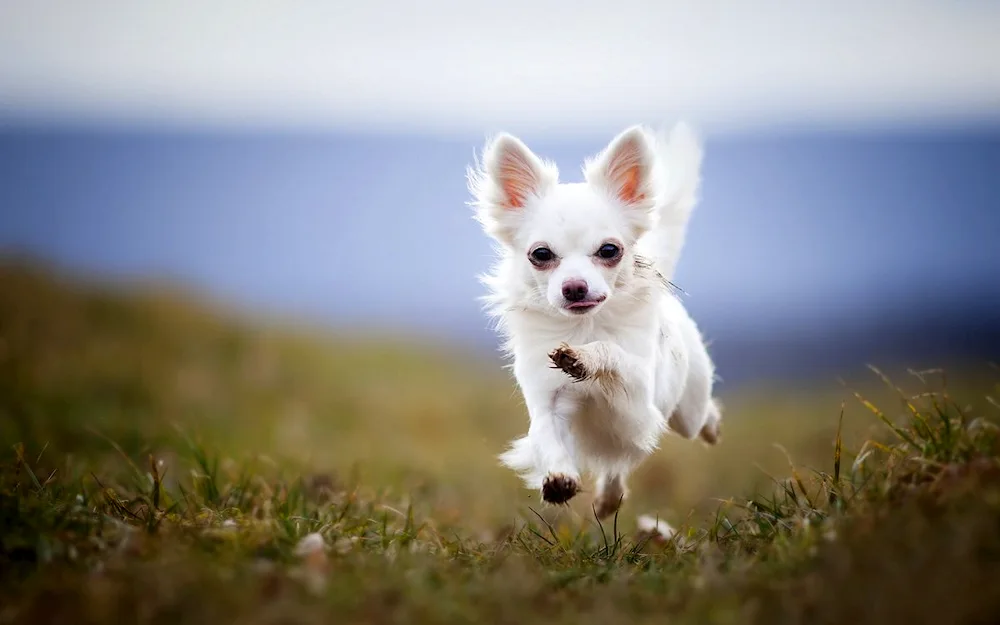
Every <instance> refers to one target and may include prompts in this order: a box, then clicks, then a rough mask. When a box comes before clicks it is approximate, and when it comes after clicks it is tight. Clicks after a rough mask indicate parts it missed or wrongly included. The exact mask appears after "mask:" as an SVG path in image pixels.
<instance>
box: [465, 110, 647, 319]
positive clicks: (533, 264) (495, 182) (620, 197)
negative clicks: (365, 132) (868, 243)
mask: <svg viewBox="0 0 1000 625" xmlns="http://www.w3.org/2000/svg"><path fill="white" fill-rule="evenodd" d="M653 141H654V139H653V138H652V137H650V136H649V135H648V134H647V132H646V131H645V130H644V129H643V128H641V127H639V126H635V127H632V128H629V129H628V130H626V131H625V132H623V133H621V134H620V135H618V136H617V137H616V138H615V139H614V140H613V141H611V143H610V144H609V145H608V146H607V147H606V148H605V149H604V150H603V151H602V152H601V153H600V154H598V155H597V156H595V157H594V158H592V159H590V160H588V161H587V162H586V163H585V165H584V182H582V183H574V184H562V183H560V182H559V172H558V170H557V169H556V167H555V165H554V164H552V163H549V162H546V161H543V160H541V159H539V158H538V157H537V156H535V154H533V153H532V152H531V150H529V149H528V147H527V146H525V145H524V143H522V142H521V141H520V140H518V139H517V138H515V137H513V136H511V135H508V134H501V135H499V136H497V137H495V138H493V139H492V140H491V141H489V142H488V143H487V145H486V148H485V149H484V151H483V157H482V162H481V163H480V164H479V168H478V169H475V170H470V175H469V188H470V191H471V193H472V195H473V202H472V204H473V206H474V207H475V208H476V211H477V219H478V220H479V222H480V223H481V224H482V225H483V228H484V230H485V231H486V232H487V234H489V235H490V236H492V237H493V238H494V239H496V240H497V241H498V242H499V243H500V244H501V245H502V246H503V247H504V249H505V251H506V253H507V258H508V259H509V261H508V262H511V263H513V264H514V265H515V266H516V275H518V276H519V278H518V279H520V280H524V281H526V282H528V283H529V284H533V286H534V287H535V288H533V289H531V290H530V291H531V293H532V297H534V298H535V299H537V300H544V302H547V304H548V306H550V307H551V308H552V309H554V310H556V311H559V312H560V313H562V314H565V315H568V316H573V315H586V314H589V313H593V312H596V311H597V310H599V309H600V308H601V307H602V306H603V305H604V304H605V302H607V301H608V300H609V299H610V298H612V297H614V296H615V294H616V292H621V291H623V290H625V289H627V287H628V285H629V282H630V278H631V277H632V275H633V272H634V264H635V262H634V261H635V244H636V241H637V240H638V239H639V237H640V236H642V234H644V233H645V232H646V231H648V230H649V228H650V227H651V226H652V221H653V214H652V210H653V206H654V201H655V197H654V195H655V190H654V189H653V170H654V166H655V162H654V159H655V150H654V144H653ZM544 302H542V301H538V302H534V303H536V304H543V303H544Z"/></svg>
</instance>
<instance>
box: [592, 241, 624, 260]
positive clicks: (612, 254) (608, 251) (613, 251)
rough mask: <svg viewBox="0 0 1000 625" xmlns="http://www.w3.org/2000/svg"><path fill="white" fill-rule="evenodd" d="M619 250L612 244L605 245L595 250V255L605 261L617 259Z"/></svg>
mask: <svg viewBox="0 0 1000 625" xmlns="http://www.w3.org/2000/svg"><path fill="white" fill-rule="evenodd" d="M620 252H621V250H620V249H619V248H618V246H617V245H615V244H614V243H605V244H604V245H602V246H601V247H600V248H599V249H598V250H597V255H598V256H600V257H601V258H604V259H606V260H611V259H612V258H617V257H618V254H619V253H620Z"/></svg>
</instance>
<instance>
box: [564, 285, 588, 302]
mask: <svg viewBox="0 0 1000 625" xmlns="http://www.w3.org/2000/svg"><path fill="white" fill-rule="evenodd" d="M562 291H563V297H565V298H566V301H569V302H579V301H581V300H583V298H585V297H587V283H586V282H585V281H583V280H567V281H565V282H563V285H562Z"/></svg>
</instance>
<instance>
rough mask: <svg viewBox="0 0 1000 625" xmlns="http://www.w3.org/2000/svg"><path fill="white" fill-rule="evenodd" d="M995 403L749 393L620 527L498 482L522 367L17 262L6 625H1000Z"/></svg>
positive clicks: (826, 387) (7, 293) (6, 397)
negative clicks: (300, 325) (70, 277)
mask: <svg viewBox="0 0 1000 625" xmlns="http://www.w3.org/2000/svg"><path fill="white" fill-rule="evenodd" d="M990 373H991V372H990ZM894 377H895V376H894ZM975 377H981V379H987V380H988V378H987V377H986V376H972V375H970V374H966V375H963V377H962V379H961V384H960V385H959V384H957V383H956V382H957V381H952V382H949V383H948V385H947V387H946V386H945V385H944V384H943V383H942V379H941V375H940V374H936V373H935V374H928V376H926V378H925V379H923V380H921V379H918V378H916V377H913V376H909V377H906V378H904V379H905V381H906V385H907V387H908V388H907V389H906V390H903V391H899V392H897V391H896V390H895V389H893V388H891V387H890V386H888V385H885V384H883V383H882V382H881V381H880V380H878V378H877V377H876V376H874V375H872V374H868V375H867V376H865V377H864V378H861V379H860V381H857V380H856V381H853V382H852V383H851V384H849V385H845V386H840V385H837V384H836V383H834V382H831V383H828V384H818V385H817V386H816V387H815V388H809V389H806V388H799V389H797V390H796V391H794V392H792V391H790V390H789V389H781V388H775V389H771V390H767V389H757V390H756V391H753V392H751V391H743V392H741V393H739V394H736V395H734V396H727V397H724V401H725V403H726V405H727V407H728V408H729V410H728V412H727V421H726V427H725V431H724V438H723V442H722V443H721V445H720V446H718V447H716V448H707V447H704V446H701V445H698V444H694V443H690V442H686V441H679V440H668V441H666V442H665V444H664V447H663V449H662V450H661V451H660V452H659V453H657V454H656V456H655V457H654V458H653V459H652V460H651V461H650V462H648V463H647V464H646V465H645V466H644V467H643V468H642V470H641V471H640V472H639V473H638V474H637V475H636V476H635V478H634V479H633V481H632V484H631V486H632V491H633V493H634V497H633V499H631V500H630V501H629V502H628V503H627V505H626V507H625V509H624V510H623V512H622V514H621V516H620V517H619V518H618V519H616V520H615V522H613V523H609V524H607V525H605V526H604V527H600V526H598V525H597V524H596V523H595V522H594V521H593V517H592V514H590V511H589V505H590V502H589V498H588V494H587V493H583V495H582V496H580V497H578V498H577V500H575V501H574V505H573V506H571V507H569V508H565V509H553V508H545V507H542V506H540V505H539V503H538V500H537V494H536V493H533V492H528V491H525V490H524V489H522V488H521V486H520V484H519V483H518V482H517V480H516V479H515V478H514V477H513V476H512V475H510V474H509V473H508V472H506V471H504V470H503V469H502V468H500V467H499V466H498V465H497V463H496V462H495V460H494V459H495V456H496V454H497V453H499V451H501V450H502V448H503V446H504V445H505V443H506V442H507V440H509V439H510V438H511V437H512V436H514V435H516V434H518V433H519V432H520V431H521V430H523V428H524V427H525V421H526V417H525V416H524V411H523V408H522V406H521V404H520V400H519V398H518V397H517V395H516V393H515V392H514V390H513V386H512V385H511V383H510V381H509V379H507V377H506V376H505V375H504V374H503V373H501V372H500V371H499V370H498V369H497V367H496V363H493V362H483V363H479V362H469V360H468V357H467V356H465V355H463V354H458V353H449V352H447V351H445V350H441V349H436V348H433V347H431V346H423V345H401V344H399V343H395V342H388V341H379V340H375V339H370V338H364V339H360V338H355V339H345V338H342V337H341V338H337V337H329V336H324V335H322V334H317V333H315V332H309V331H305V330H302V329H296V328H280V327H276V326H274V325H271V324H259V323H254V322H248V321H243V320H237V319H233V318H231V317H229V316H227V315H226V314H224V313H220V312H218V311H212V310H210V309H209V308H207V307H206V306H204V305H203V304H194V303H190V302H188V301H187V298H185V297H183V296H181V295H178V294H170V295H166V296H165V295H162V294H158V293H156V292H152V293H151V292H146V293H139V292H132V293H130V294H128V295H123V294H119V293H116V292H114V291H111V290H108V289H103V288H97V287H94V286H82V285H81V284H80V283H77V282H66V281H61V280H59V279H57V278H55V277H53V276H52V275H49V274H47V273H43V272H39V271H38V270H35V269H31V268H30V267H25V266H21V265H15V264H7V265H2V266H0V442H2V443H3V449H5V450H6V451H5V452H2V453H3V454H5V455H3V456H2V457H0V462H2V467H3V468H2V470H0V531H2V545H0V570H2V573H0V585H2V590H0V606H3V607H0V623H3V622H24V623H27V622H32V623H36V622H81V623H87V622H93V623H104V622H113V621H131V622H142V623H153V622H173V621H182V622H186V623H200V622H206V623H207V622H219V621H225V622H245V623H265V622H296V623H297V622H302V623H312V622H321V621H322V622H329V621H331V620H333V621H335V622H359V623H360V622H368V623H389V622H404V621H405V622H413V621H417V622H482V621H490V622H501V623H502V622H511V623H527V622H535V621H541V620H543V619H544V620H548V621H552V622H564V621H565V622H573V623H589V622H595V623H596V622H605V623H606V622H616V623H617V622H626V621H628V622H654V621H655V622H662V621H663V620H664V618H666V617H669V618H671V619H672V620H674V621H680V622H691V623H709V622H712V623H714V622H718V623H729V622H760V623H797V622H809V623H825V622H829V623H843V622H856V623H859V624H860V623H868V622H871V623H875V622H879V623H885V622H895V621H897V620H903V619H905V620H906V621H907V622H910V623H922V622H927V623H930V622H934V623H942V622H948V623H952V622H964V623H980V622H982V623H986V622H993V620H994V619H995V617H996V616H998V615H1000V597H998V593H997V592H996V591H995V590H994V588H997V584H996V583H995V581H994V580H995V579H997V573H1000V529H998V528H1000V479H998V478H1000V460H998V456H1000V448H998V447H997V444H998V443H997V441H998V437H997V433H996V429H995V427H994V426H993V425H992V423H993V417H995V416H996V415H997V414H998V412H1000V410H998V409H997V408H996V406H995V405H991V403H990V401H989V400H988V397H987V396H988V395H989V394H990V393H995V392H996V390H997V387H996V385H995V384H993V383H992V382H990V381H987V382H983V381H981V380H977V379H975ZM994 379H995V378H994ZM853 388H863V389H864V397H865V399H866V401H869V400H870V402H871V403H870V405H869V406H866V405H865V403H864V402H862V401H859V400H858V399H856V398H854V397H853V396H852V393H851V389H853ZM842 405H843V408H842ZM875 406H879V407H881V409H883V410H885V411H886V412H885V413H884V414H883V413H882V412H879V409H878V408H874V407H875ZM841 415H842V416H841ZM806 467H809V468H806ZM772 476H774V477H772ZM536 512H538V513H539V514H538V515H536V514H535V513H536ZM638 514H653V515H661V516H663V517H665V518H667V519H669V520H670V522H671V523H673V524H675V525H678V526H680V527H681V528H682V530H681V537H680V538H679V539H678V540H676V541H673V542H668V543H665V544H662V543H661V542H658V541H652V540H649V539H648V537H646V536H643V535H641V534H638V533H637V532H636V531H635V527H636V524H635V517H636V515H638ZM311 533H318V534H319V535H320V536H321V537H322V545H323V546H324V547H325V549H324V550H323V551H322V552H320V553H318V554H313V555H308V554H297V553H296V551H295V548H296V545H298V544H299V543H300V542H301V541H302V539H303V538H304V537H305V536H307V535H309V534H311Z"/></svg>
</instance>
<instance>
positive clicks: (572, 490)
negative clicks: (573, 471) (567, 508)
mask: <svg viewBox="0 0 1000 625" xmlns="http://www.w3.org/2000/svg"><path fill="white" fill-rule="evenodd" d="M579 491H580V485H579V484H577V482H576V480H574V479H573V478H571V477H569V476H567V475H562V474H561V473H560V474H555V475H549V476H548V477H546V478H545V481H544V482H542V499H544V500H545V501H547V502H548V503H556V504H559V503H566V502H567V501H569V500H570V499H572V498H573V496H574V495H576V494H577V493H578V492H579Z"/></svg>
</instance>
